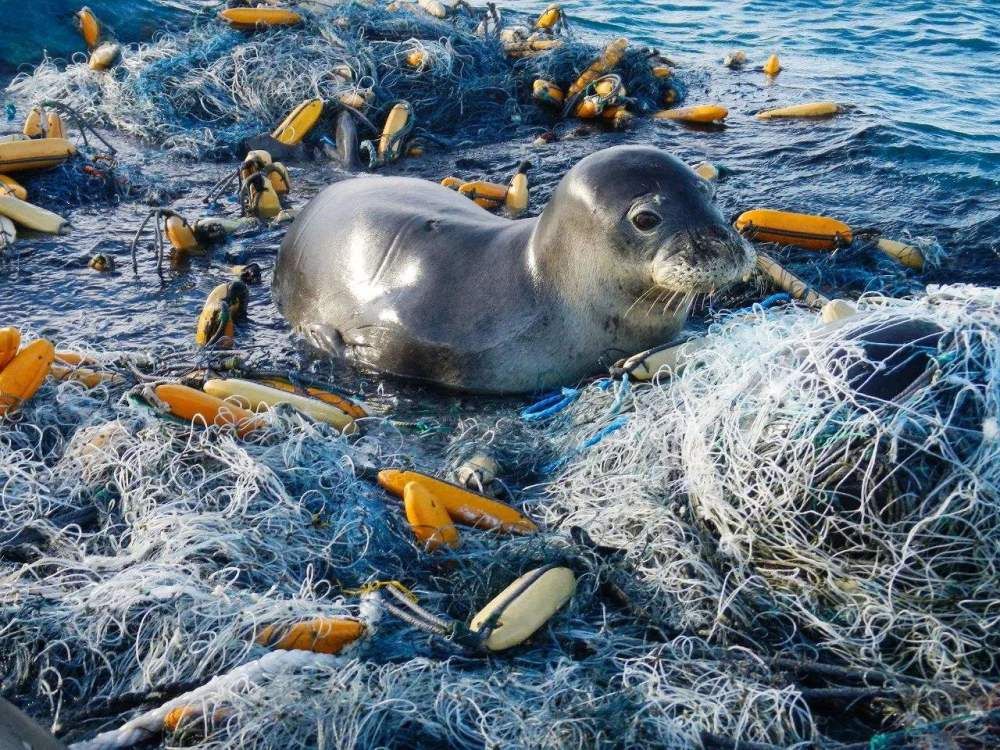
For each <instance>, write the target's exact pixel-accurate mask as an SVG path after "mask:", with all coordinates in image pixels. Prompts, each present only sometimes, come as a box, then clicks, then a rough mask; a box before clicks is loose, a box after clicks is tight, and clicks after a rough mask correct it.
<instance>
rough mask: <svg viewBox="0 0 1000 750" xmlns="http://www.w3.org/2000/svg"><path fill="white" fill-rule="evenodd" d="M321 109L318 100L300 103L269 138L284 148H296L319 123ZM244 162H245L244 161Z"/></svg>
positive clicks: (321, 104) (321, 102)
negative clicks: (283, 145)
mask: <svg viewBox="0 0 1000 750" xmlns="http://www.w3.org/2000/svg"><path fill="white" fill-rule="evenodd" d="M323 107H324V102H323V100H322V99H319V98H317V99H308V100H306V101H304V102H302V103H301V104H299V105H298V106H297V107H296V108H295V109H293V110H292V111H291V112H289V113H288V115H287V116H286V117H285V119H284V120H282V121H281V124H280V125H278V127H276V128H275V129H274V132H272V133H271V137H272V138H274V140H276V141H278V142H279V143H283V144H285V145H286V146H297V145H298V144H300V143H302V139H303V138H305V137H306V136H307V135H309V132H310V131H311V130H312V129H313V128H314V127H315V126H316V123H317V122H319V118H320V117H321V116H322V115H323ZM251 153H253V152H251ZM264 153H267V152H266V151H265V152H264ZM247 156H249V154H248V155H247ZM270 160H271V159H270V154H268V163H270ZM245 162H246V160H244V163H245Z"/></svg>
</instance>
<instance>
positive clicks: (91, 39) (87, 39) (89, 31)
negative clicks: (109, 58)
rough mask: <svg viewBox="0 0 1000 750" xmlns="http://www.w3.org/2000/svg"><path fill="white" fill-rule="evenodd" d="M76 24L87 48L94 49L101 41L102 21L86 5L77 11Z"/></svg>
mask: <svg viewBox="0 0 1000 750" xmlns="http://www.w3.org/2000/svg"><path fill="white" fill-rule="evenodd" d="M76 26H77V28H78V29H79V30H80V36H82V37H83V42H84V44H86V45H87V49H90V50H93V49H95V48H96V47H97V45H99V44H100V43H101V22H100V20H99V19H98V18H97V16H96V15H95V14H94V11H92V10H91V9H90V8H88V7H87V6H86V5H84V6H83V7H82V8H80V10H78V11H77V12H76Z"/></svg>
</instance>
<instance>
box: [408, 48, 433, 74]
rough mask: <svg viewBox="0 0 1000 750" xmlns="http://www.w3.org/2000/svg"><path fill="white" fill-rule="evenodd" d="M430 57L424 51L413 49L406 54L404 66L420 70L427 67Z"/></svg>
mask: <svg viewBox="0 0 1000 750" xmlns="http://www.w3.org/2000/svg"><path fill="white" fill-rule="evenodd" d="M429 60H430V55H428V54H427V51H426V50H422V49H414V50H410V51H409V52H407V53H406V64H407V65H409V66H410V67H411V68H416V69H418V70H419V69H421V68H423V67H424V66H426V65H427V63H428V61H429Z"/></svg>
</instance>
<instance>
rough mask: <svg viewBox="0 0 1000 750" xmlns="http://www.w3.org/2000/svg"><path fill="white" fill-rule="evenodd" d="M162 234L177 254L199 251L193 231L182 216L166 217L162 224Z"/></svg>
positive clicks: (199, 247)
mask: <svg viewBox="0 0 1000 750" xmlns="http://www.w3.org/2000/svg"><path fill="white" fill-rule="evenodd" d="M164 233H165V234H166V235H167V241H168V242H169V243H170V246H171V247H173V248H174V250H176V251H177V252H179V253H190V252H196V251H198V250H200V249H201V246H200V245H199V243H198V239H197V238H196V237H195V236H194V231H192V229H191V226H190V225H189V224H188V223H187V221H185V219H184V217H183V216H178V215H176V214H174V215H172V216H168V217H167V220H166V221H165V222H164Z"/></svg>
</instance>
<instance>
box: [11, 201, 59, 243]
mask: <svg viewBox="0 0 1000 750" xmlns="http://www.w3.org/2000/svg"><path fill="white" fill-rule="evenodd" d="M0 215H3V216H6V217H7V218H8V219H10V220H11V221H14V222H16V223H17V224H20V225H21V226H22V227H25V228H26V229H31V230H34V231H35V232H44V233H45V234H62V233H63V231H64V230H65V229H66V226H67V224H68V222H67V221H66V219H64V218H63V217H62V216H60V215H59V214H54V213H52V212H51V211H49V210H47V209H44V208H40V207H38V206H34V205H32V204H30V203H28V202H26V201H23V200H21V199H20V198H15V197H14V196H12V195H0Z"/></svg>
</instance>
